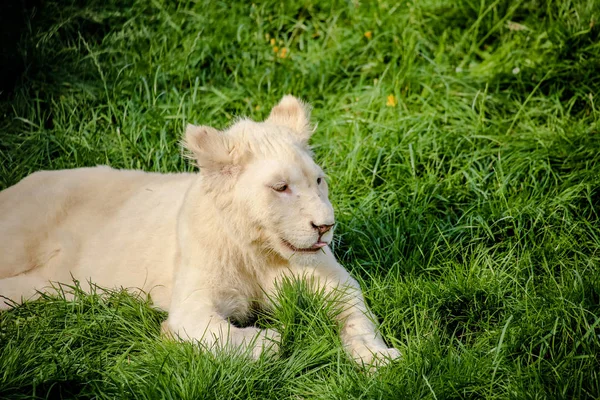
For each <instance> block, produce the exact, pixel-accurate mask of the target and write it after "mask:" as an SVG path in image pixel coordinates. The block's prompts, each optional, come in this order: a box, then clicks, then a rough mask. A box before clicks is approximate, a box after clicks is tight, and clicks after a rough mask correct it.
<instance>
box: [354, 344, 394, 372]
mask: <svg viewBox="0 0 600 400" xmlns="http://www.w3.org/2000/svg"><path fill="white" fill-rule="evenodd" d="M348 351H349V353H350V356H351V357H352V358H353V359H354V360H355V361H356V362H357V363H358V364H360V365H363V366H365V367H367V368H368V370H369V371H374V370H375V369H377V368H379V367H382V366H384V365H387V364H389V363H390V362H391V361H394V360H396V359H398V358H400V357H402V354H401V353H400V351H399V350H398V349H395V348H393V347H389V348H388V347H387V346H385V344H383V343H382V344H379V343H377V344H372V345H368V344H360V345H359V346H355V347H351V348H348Z"/></svg>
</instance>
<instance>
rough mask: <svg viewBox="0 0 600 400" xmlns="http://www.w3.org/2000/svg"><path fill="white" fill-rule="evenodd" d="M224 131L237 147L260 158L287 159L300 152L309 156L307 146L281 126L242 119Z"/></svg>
mask: <svg viewBox="0 0 600 400" xmlns="http://www.w3.org/2000/svg"><path fill="white" fill-rule="evenodd" d="M226 133H227V135H228V136H229V137H230V138H231V139H233V141H234V145H235V147H236V148H237V149H239V150H242V151H247V152H249V153H251V154H252V155H254V156H257V157H260V158H282V159H289V158H291V157H294V155H299V154H301V153H304V154H306V155H309V157H310V150H309V149H308V147H306V146H303V145H302V144H301V143H298V142H297V141H296V140H294V139H295V137H294V135H293V134H292V133H291V131H290V129H289V128H286V127H283V126H279V125H273V124H270V123H267V122H255V121H252V120H249V119H242V120H239V121H238V122H236V123H235V124H234V125H232V126H231V127H230V128H229V129H228V130H227V132H226Z"/></svg>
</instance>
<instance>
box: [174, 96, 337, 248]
mask: <svg viewBox="0 0 600 400" xmlns="http://www.w3.org/2000/svg"><path fill="white" fill-rule="evenodd" d="M312 133H313V129H312V128H311V126H310V122H309V109H308V107H307V106H306V105H305V104H304V103H302V102H301V101H300V100H298V99H296V98H295V97H292V96H284V97H283V99H282V100H281V102H280V103H279V104H278V105H276V106H275V107H274V108H273V109H272V110H271V113H270V115H269V117H268V118H267V119H266V120H265V121H264V122H255V121H251V120H248V119H242V120H240V121H238V122H237V123H235V124H234V125H233V126H231V127H229V128H228V129H227V130H225V131H218V130H217V129H214V128H211V127H208V126H194V125H188V127H187V129H186V134H185V146H186V147H187V148H188V149H189V150H191V151H192V152H193V154H194V156H195V158H196V160H197V163H198V165H199V167H200V175H201V177H202V178H201V179H202V184H203V185H204V188H205V193H206V194H207V196H210V197H211V199H212V200H213V201H214V204H215V205H216V207H217V209H219V210H220V211H219V212H220V213H221V214H222V217H223V218H224V219H225V220H226V222H225V224H227V229H228V231H229V232H230V233H232V234H235V235H237V237H238V238H244V237H245V238H246V239H247V240H248V241H251V242H252V243H253V244H255V245H258V246H259V247H261V248H262V249H263V250H265V251H268V252H273V251H274V252H276V253H277V254H279V255H281V256H283V257H284V258H290V257H292V256H294V257H301V258H305V259H306V258H311V257H314V256H317V255H318V254H319V253H321V251H322V250H323V248H324V247H326V246H327V245H328V244H329V243H330V242H331V240H332V237H333V229H332V228H333V225H334V215H333V208H332V206H331V203H330V202H329V198H328V188H327V182H326V180H325V175H324V173H323V170H322V169H321V168H320V167H319V166H318V165H317V164H315V162H314V161H313V159H312V156H311V152H310V149H309V147H308V140H309V138H310V136H311V135H312Z"/></svg>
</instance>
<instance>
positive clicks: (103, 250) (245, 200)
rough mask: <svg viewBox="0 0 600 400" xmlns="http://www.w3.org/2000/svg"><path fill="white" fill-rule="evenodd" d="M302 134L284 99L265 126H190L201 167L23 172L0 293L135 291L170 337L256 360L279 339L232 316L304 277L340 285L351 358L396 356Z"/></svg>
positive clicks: (5, 242) (7, 218)
mask: <svg viewBox="0 0 600 400" xmlns="http://www.w3.org/2000/svg"><path fill="white" fill-rule="evenodd" d="M312 133H313V129H312V127H311V125H310V122H309V110H308V106H306V105H305V104H304V103H302V102H301V101H299V100H298V99H296V98H294V97H292V96H285V97H283V99H282V100H281V102H280V103H279V104H277V105H276V106H275V107H274V108H273V109H272V110H271V113H270V115H269V117H268V118H267V119H266V120H265V121H263V122H254V121H251V120H249V119H242V120H240V121H238V122H236V123H235V124H234V125H233V126H231V127H230V128H228V129H227V130H224V131H218V130H217V129H214V128H211V127H208V126H194V125H188V127H187V129H186V132H185V139H184V143H185V146H186V148H187V149H188V150H189V151H190V153H191V154H193V157H194V158H195V160H196V162H197V164H198V166H199V168H200V173H198V174H155V173H146V172H142V171H124V170H115V169H111V168H108V167H96V168H81V169H74V170H63V171H42V172H37V173H34V174H32V175H30V176H28V177H27V178H25V179H23V180H22V181H21V182H19V183H18V184H17V185H15V186H12V187H10V188H8V189H6V190H4V191H2V192H0V213H1V215H2V222H1V223H0V252H1V254H2V256H1V257H0V295H1V296H3V297H4V298H7V299H12V300H15V301H19V300H21V299H23V298H25V299H27V298H32V297H34V296H35V295H36V291H37V290H43V289H44V288H46V287H48V286H49V285H50V282H69V281H71V280H72V278H75V279H78V280H79V281H80V282H88V281H91V282H94V283H96V284H98V285H100V286H103V287H128V288H137V289H141V290H144V291H147V292H150V293H151V295H152V298H153V300H154V302H155V304H156V305H157V306H158V307H160V308H162V309H164V310H167V311H168V313H169V317H168V319H167V321H165V323H164V325H163V329H164V330H165V331H167V332H169V333H170V334H171V335H172V336H175V337H179V338H182V339H189V340H197V341H200V342H202V343H203V344H204V345H206V346H207V347H209V348H211V349H213V348H214V349H216V348H227V347H229V346H234V347H238V348H239V347H242V348H243V349H246V350H248V352H249V353H250V354H252V355H253V356H255V357H258V356H259V355H260V354H261V352H263V351H264V350H269V349H270V350H273V349H276V348H277V344H278V341H279V334H278V333H277V332H275V331H271V330H262V329H257V328H254V327H247V328H239V327H236V326H233V325H231V324H230V323H229V320H230V318H237V319H243V318H244V316H246V315H247V314H248V313H249V312H250V309H251V305H252V304H256V303H262V304H263V305H267V304H266V303H269V301H270V300H269V299H273V298H275V296H272V294H274V291H275V289H276V286H277V282H279V281H281V280H282V279H284V278H286V277H287V278H289V277H301V278H306V277H310V278H311V279H312V280H313V282H317V283H318V284H317V286H318V287H319V288H320V290H321V289H325V290H326V291H339V293H341V295H339V296H336V298H337V299H338V300H339V305H340V307H341V309H342V310H343V311H342V312H341V313H339V314H337V315H336V318H338V319H339V323H340V327H341V339H342V342H343V345H344V347H345V349H346V351H347V352H348V354H349V355H350V356H351V357H352V358H354V359H355V360H356V361H357V362H359V363H363V364H365V365H371V366H376V365H381V364H382V363H385V362H386V361H389V360H390V359H394V358H397V357H399V355H400V353H399V352H398V350H396V349H394V348H388V347H387V346H386V345H385V343H384V342H383V340H382V338H381V336H380V335H379V333H378V332H377V327H376V323H375V318H374V317H373V315H372V314H371V313H370V312H369V310H368V308H367V307H366V305H365V302H364V299H363V296H362V294H361V291H360V287H359V285H358V284H357V282H356V281H355V280H354V279H353V278H352V277H351V276H350V275H349V274H348V272H347V271H346V270H345V269H344V268H343V267H342V266H340V265H339V264H338V263H337V261H336V260H335V258H334V256H333V254H332V252H331V250H330V248H329V244H330V243H331V240H332V236H333V226H334V223H335V220H334V215H333V208H332V206H331V203H330V202H329V198H328V188H327V181H326V179H325V175H324V174H323V171H322V170H321V168H320V167H319V166H318V165H316V164H315V162H314V161H313V159H312V157H311V152H310V150H309V147H308V140H309V138H310V136H311V134H312ZM340 289H341V290H340ZM0 303H2V304H1V305H0V307H1V308H8V305H7V303H5V302H4V301H0Z"/></svg>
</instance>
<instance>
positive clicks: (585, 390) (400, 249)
mask: <svg viewBox="0 0 600 400" xmlns="http://www.w3.org/2000/svg"><path fill="white" fill-rule="evenodd" d="M229 3H230V2H219V1H201V0H198V1H183V2H181V3H178V4H176V3H175V2H171V1H164V0H156V1H146V0H120V1H117V0H103V1H97V0H86V1H74V0H68V1H57V0H47V1H43V2H39V4H37V5H36V6H35V7H34V6H30V7H29V8H27V9H25V10H24V12H23V16H22V20H23V21H24V24H23V30H22V32H21V38H20V40H17V39H15V40H13V41H12V42H11V41H9V40H8V39H7V40H6V41H4V44H3V46H8V47H11V49H12V53H10V54H9V55H6V54H5V55H4V56H3V57H5V58H6V60H4V61H5V62H4V63H3V64H4V67H3V68H4V69H6V71H8V72H6V73H9V72H10V71H13V72H14V70H18V67H19V66H20V65H21V66H24V67H25V68H26V69H25V70H24V72H23V73H22V74H21V75H18V79H16V82H15V83H14V84H9V85H5V86H6V87H5V90H4V92H3V93H2V95H1V97H0V115H1V118H0V132H2V133H1V134H0V188H5V187H7V186H9V185H12V184H14V183H16V182H18V181H19V180H20V179H21V178H23V177H24V176H26V175H27V174H29V173H31V172H33V171H36V170H39V169H59V168H74V167H81V166H91V165H96V164H109V165H111V166H113V167H118V168H139V169H144V170H147V171H162V172H173V171H187V170H191V169H192V168H191V166H190V165H188V164H187V163H186V161H185V160H184V159H183V158H182V157H181V154H180V148H179V145H178V142H179V139H180V135H181V134H182V132H183V127H184V125H185V123H186V122H187V121H190V122H195V123H201V124H210V125H213V126H216V127H224V126H226V125H227V124H229V123H231V121H232V120H233V119H235V118H236V117H237V116H242V115H247V116H249V117H252V118H255V119H261V118H265V117H266V115H267V114H268V111H269V110H270V107H271V106H273V105H274V104H275V103H276V102H277V101H278V99H279V98H280V97H281V96H282V95H283V94H286V93H292V94H294V95H297V96H300V97H302V98H304V99H305V100H307V101H308V102H310V103H311V104H312V105H313V106H314V113H313V120H314V121H315V122H318V124H319V125H318V130H317V133H316V134H315V136H314V138H313V142H312V143H313V145H314V149H315V153H316V158H317V159H318V161H319V162H320V163H321V164H322V165H324V167H325V169H326V171H327V173H328V175H329V177H330V186H331V199H332V202H333V203H334V206H335V208H336V213H337V220H338V222H339V224H338V227H337V231H336V232H337V239H336V246H335V252H336V253H337V255H338V258H339V259H340V260H341V261H342V263H343V264H344V265H345V266H346V267H347V268H348V269H349V270H350V271H351V272H352V273H353V275H354V276H355V277H357V278H358V279H359V280H360V282H361V285H362V286H363V288H364V290H365V295H366V298H367V301H368V302H369V304H370V306H371V308H372V309H373V311H374V312H375V314H377V316H378V317H379V319H380V320H381V321H382V332H383V333H384V335H385V337H386V340H387V341H388V343H390V344H391V345H394V346H396V347H398V348H399V349H400V350H401V351H402V353H403V358H402V359H401V360H399V361H397V362H395V363H393V364H392V365H390V366H388V367H385V368H382V369H381V370H380V371H379V372H378V373H377V374H374V375H369V374H367V373H365V372H364V371H362V370H360V369H358V368H356V367H355V365H354V364H352V362H350V361H349V360H347V359H346V357H345V356H344V354H343V352H342V350H341V348H340V344H339V340H338V339H337V333H336V326H335V324H334V323H333V322H332V321H331V320H330V319H329V318H328V316H327V315H328V313H327V312H326V310H327V307H328V304H329V303H327V301H326V300H324V299H323V298H322V297H320V296H313V295H310V294H309V293H308V292H307V291H306V290H303V289H302V285H301V284H300V283H298V282H296V283H291V284H289V285H287V286H286V287H284V288H283V289H282V292H281V297H282V305H281V306H280V307H279V308H278V309H277V310H275V312H274V313H273V314H272V315H268V316H260V317H259V320H258V322H257V323H258V324H262V325H267V326H273V327H275V328H277V329H280V330H281V331H282V334H283V338H284V342H283V345H282V350H281V352H280V354H279V355H278V356H276V357H273V358H269V357H265V358H261V359H260V360H259V361H257V362H248V361H247V360H246V359H245V358H244V357H243V356H242V355H237V356H231V355H227V354H218V355H212V354H210V353H207V352H205V351H203V350H202V349H201V348H199V347H197V346H193V345H191V344H178V343H172V342H169V341H165V340H163V339H160V338H159V330H160V322H161V321H162V320H163V319H164V318H165V315H164V313H161V312H158V311H156V310H153V309H152V308H151V307H150V306H149V302H148V300H147V299H144V298H136V297H132V296H131V295H129V294H127V293H124V292H118V291H116V292H114V291H109V292H103V291H102V290H98V291H97V292H96V293H94V294H91V295H86V294H83V293H81V292H80V291H78V290H77V288H76V287H75V288H73V289H72V290H75V292H76V294H77V295H76V298H75V300H74V301H66V300H64V298H63V297H62V295H61V294H60V293H59V294H57V295H55V296H48V297H47V298H45V299H43V300H42V301H36V302H32V303H27V304H24V305H22V306H18V307H16V308H14V309H13V310H11V311H9V312H5V313H3V314H1V315H0V398H29V397H39V398H46V397H50V398H56V397H59V396H64V397H72V396H75V395H78V396H81V397H84V398H133V397H136V398H137V397H140V398H173V399H180V398H186V399H198V398H202V399H208V398H224V399H231V398H261V399H262V398H273V399H280V398H368V399H371V398H404V399H415V398H428V399H449V398H501V399H507V398H512V399H528V398H536V399H537V398H539V399H543V398H548V399H560V398H563V399H573V398H598V397H600V376H599V374H600V372H599V371H600V218H599V216H598V213H599V212H600V130H599V125H598V122H599V120H600V108H599V106H598V105H597V103H598V98H599V97H598V96H599V95H600V3H599V2H597V1H594V0H579V1H569V0H566V1H563V0H560V1H559V0H553V1H552V0H548V1H541V0H522V1H509V0H495V1H490V0H480V1H474V0H458V1H453V2H451V1H441V0H423V1H418V2H414V1H408V2H396V1H385V0H382V1H379V2H375V1H372V2H371V1H360V2H359V1H350V0H348V1H334V0H318V1H317V0H302V1H294V2H280V1H274V0H266V1H256V2H255V3H254V4H252V3H250V2H246V1H238V2H234V3H233V4H229ZM281 3H286V4H285V5H282V4H281ZM13 12H14V14H13V15H12V22H15V21H20V20H21V14H20V12H19V9H17V11H14V10H13ZM6 15H7V14H5V18H7V17H6ZM514 23H518V24H520V25H515V24H514ZM366 32H371V34H370V36H371V38H368V37H367V36H369V35H366V36H365V33H366ZM3 34H5V35H6V29H5V31H3ZM9 36H10V35H8V36H7V38H8V37H9ZM15 36H18V35H16V34H15V33H14V32H13V33H12V36H10V37H11V38H14V37H15ZM271 39H274V44H271V42H270V41H271ZM274 46H277V47H278V49H277V50H278V52H275V51H274V49H273V47H274ZM281 48H286V49H287V53H286V57H284V58H282V57H280V55H281V50H280V49H281ZM8 61H10V65H8V64H9V63H8ZM5 76H6V74H5ZM15 76H17V75H15ZM9 83H10V82H9ZM390 95H393V96H394V98H393V99H391V100H392V101H391V104H390V105H387V103H388V96H390ZM394 99H395V101H394ZM394 103H396V104H395V105H394Z"/></svg>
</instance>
